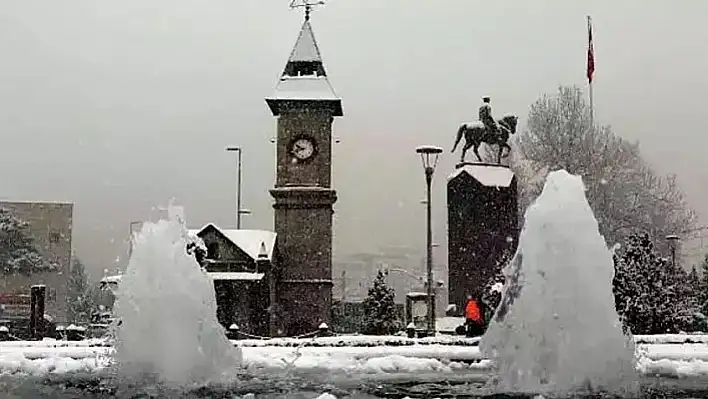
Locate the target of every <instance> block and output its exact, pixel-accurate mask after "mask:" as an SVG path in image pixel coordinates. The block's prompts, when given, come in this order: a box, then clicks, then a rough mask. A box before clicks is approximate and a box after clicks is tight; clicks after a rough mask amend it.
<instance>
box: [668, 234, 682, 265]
mask: <svg viewBox="0 0 708 399" xmlns="http://www.w3.org/2000/svg"><path fill="white" fill-rule="evenodd" d="M680 240H681V238H680V237H679V236H677V235H674V234H670V235H668V236H666V241H668V242H669V249H670V250H671V266H673V267H676V249H677V247H678V243H679V241H680Z"/></svg>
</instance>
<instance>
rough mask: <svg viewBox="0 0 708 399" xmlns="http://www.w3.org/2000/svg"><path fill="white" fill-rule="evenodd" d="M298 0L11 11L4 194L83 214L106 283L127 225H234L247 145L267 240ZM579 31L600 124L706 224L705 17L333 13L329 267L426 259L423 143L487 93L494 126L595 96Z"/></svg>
mask: <svg viewBox="0 0 708 399" xmlns="http://www.w3.org/2000/svg"><path fill="white" fill-rule="evenodd" d="M288 3H289V0H259V1H249V2H247V1H234V0H179V1H174V0H149V1H145V0H121V1H116V0H105V1H96V0H71V1H46V0H42V1H40V0H0V6H1V8H0V10H1V12H0V54H2V62H0V132H1V134H2V142H3V144H2V145H1V146H0V170H2V171H3V173H2V174H0V197H2V198H6V199H22V200H68V201H73V202H75V204H76V205H75V231H74V240H75V248H76V250H77V254H78V255H79V256H80V257H81V258H82V259H83V260H84V261H85V263H87V265H88V267H89V268H90V269H91V270H93V271H99V270H103V269H104V268H113V267H114V260H115V259H116V257H118V256H122V254H124V253H125V250H126V244H125V239H126V237H127V232H128V229H129V222H130V221H132V220H141V219H145V218H149V217H151V216H152V217H154V215H155V213H154V212H152V211H151V209H152V208H153V207H155V206H160V205H165V204H166V203H167V202H168V200H169V199H170V198H172V197H175V198H176V199H177V200H178V201H179V203H181V204H183V205H184V206H185V207H186V213H187V218H188V221H189V222H190V224H191V225H193V226H199V225H202V224H204V223H206V222H209V221H214V222H216V223H217V224H219V225H221V226H224V227H231V226H233V224H234V223H235V217H234V212H235V206H234V202H235V201H234V199H235V178H236V169H235V165H236V161H235V158H234V156H233V155H232V154H227V153H226V152H225V151H224V147H226V146H227V145H240V146H243V147H244V148H245V153H244V173H243V176H244V195H243V201H244V207H247V208H249V209H251V210H252V211H253V215H250V216H246V217H245V219H244V227H246V228H264V229H271V228H272V210H271V199H270V196H269V194H268V191H267V190H268V188H270V187H271V186H272V185H273V181H274V162H275V160H274V151H275V149H274V147H273V145H272V144H271V143H270V138H271V137H273V136H274V134H275V123H274V120H273V118H272V116H271V115H270V112H269V110H268V108H267V106H266V104H265V102H264V101H263V98H264V97H265V96H267V95H269V94H270V93H271V92H272V90H273V89H274V87H275V84H276V82H277V79H278V77H279V75H280V73H281V72H282V69H283V67H284V65H285V62H286V60H287V57H288V55H289V52H290V50H291V48H292V46H293V44H294V42H295V39H296V36H297V33H298V30H299V28H300V25H301V23H302V11H301V10H299V11H294V10H290V9H289V8H288ZM587 14H591V15H592V17H593V21H594V24H595V51H596V67H597V70H596V75H595V77H596V86H595V104H596V118H597V119H598V120H599V121H600V122H602V123H606V124H611V125H612V126H613V127H614V129H615V131H616V132H617V133H618V134H620V135H622V136H624V137H626V138H629V139H638V140H640V141H641V143H642V149H643V151H644V154H645V155H646V157H647V159H648V160H649V161H650V162H652V163H653V164H654V165H655V166H656V168H657V169H658V170H660V171H661V172H664V173H677V174H678V175H679V177H680V181H681V183H682V185H683V188H684V189H685V191H686V192H687V193H688V195H689V198H690V200H691V202H692V205H693V206H694V207H695V209H696V210H697V211H699V212H700V213H701V216H702V218H701V220H702V222H703V223H708V201H706V200H705V198H706V197H707V196H708V184H706V183H708V172H707V171H708V158H707V157H706V156H705V153H706V148H708V136H707V135H706V130H705V128H704V126H705V117H704V115H705V112H706V109H708V95H706V93H708V78H706V76H705V71H708V54H707V53H706V43H708V28H706V27H705V23H704V22H705V16H706V15H708V2H707V1H705V0H683V1H680V2H676V1H671V2H670V1H654V2H647V1H642V0H634V1H630V0H622V1H616V0H602V1H600V0H594V1H592V2H590V1H585V2H580V1H567V0H555V1H550V0H549V1H541V0H534V1H511V0H508V1H478V0H445V1H432V0H426V1H424V0H421V1H410V0H386V1H381V0H331V1H330V2H329V3H328V4H327V5H326V6H325V7H323V8H319V9H317V10H316V11H315V12H314V13H313V17H312V19H313V27H314V31H315V35H316V37H317V39H318V41H319V44H320V49H321V51H322V54H323V57H324V61H325V66H326V68H327V71H328V74H329V77H330V80H331V83H332V84H333V86H334V88H335V90H336V91H337V93H338V94H339V95H340V96H341V97H342V98H343V105H344V113H345V116H344V117H343V118H340V119H338V120H337V121H336V122H335V129H334V135H335V136H336V137H339V138H340V139H341V143H340V144H337V145H336V147H335V150H334V158H335V159H334V180H333V182H334V186H335V188H336V189H338V191H339V198H340V199H339V201H338V203H337V204H336V212H337V213H336V226H335V229H336V230H335V257H338V256H340V257H341V256H343V255H346V254H349V253H353V252H359V251H375V250H376V248H378V247H382V246H396V245H408V246H412V247H420V248H421V249H422V246H423V243H424V233H423V230H422V229H423V226H424V213H423V210H424V208H423V206H422V205H421V204H420V202H419V201H420V199H421V198H422V197H423V194H424V180H423V172H422V170H421V166H420V164H419V158H418V157H417V156H416V155H415V153H414V152H413V149H414V148H415V146H417V145H418V144H421V143H430V144H435V145H441V146H443V147H445V148H446V149H449V148H450V147H451V145H452V142H453V138H454V134H455V130H456V128H457V126H458V125H459V123H460V122H463V121H466V120H472V119H476V112H477V106H478V103H479V98H480V96H481V95H483V94H488V95H490V96H492V102H493V106H494V111H495V114H497V115H501V114H502V113H506V112H512V113H517V114H519V115H520V116H522V117H523V116H525V114H526V112H527V110H528V107H529V105H530V104H531V103H532V102H533V101H534V100H535V99H536V98H537V97H538V96H539V95H541V94H542V93H544V92H554V91H555V90H556V87H557V86H558V85H559V84H579V85H584V84H585V78H584V75H585V51H586V44H587V43H586V41H587V36H586V35H587V33H586V21H585V16H586V15H587ZM522 122H523V120H522ZM456 159H457V155H455V156H452V155H450V154H449V153H448V152H446V153H445V157H444V159H442V161H441V164H440V166H439V169H438V173H437V175H436V179H435V186H434V189H435V193H434V201H435V202H434V206H435V214H434V216H435V219H436V220H435V225H436V229H435V234H436V235H437V237H438V238H439V241H443V240H444V238H443V236H444V235H445V223H446V221H445V218H446V217H445V210H444V203H443V201H444V198H445V189H444V182H445V177H446V176H447V175H448V174H449V173H450V172H451V171H452V168H453V165H454V162H455V160H456ZM372 231H375V232H376V234H372V233H371V232H372ZM418 232H419V233H418ZM422 252H423V251H422V250H421V253H422Z"/></svg>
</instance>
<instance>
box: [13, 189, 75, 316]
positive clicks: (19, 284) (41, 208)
mask: <svg viewBox="0 0 708 399" xmlns="http://www.w3.org/2000/svg"><path fill="white" fill-rule="evenodd" d="M0 208H4V209H7V210H9V211H11V212H12V213H13V214H14V215H15V216H16V217H18V218H19V219H22V220H24V221H25V222H27V223H28V224H29V230H30V233H31V234H32V235H33V236H34V239H35V243H36V244H37V247H38V249H39V251H40V252H41V254H42V255H43V256H44V257H45V258H46V259H47V260H49V261H52V262H55V263H56V264H57V265H58V266H59V269H58V270H57V271H56V272H51V273H41V274H35V275H32V276H22V275H15V276H0V293H29V290H30V286H31V285H33V284H44V285H46V286H47V298H46V308H45V313H46V314H47V315H49V316H51V317H53V318H54V319H55V320H56V321H57V322H64V321H66V317H67V315H66V304H67V303H66V302H67V301H66V296H67V285H68V284H67V283H68V280H69V275H70V272H71V234H72V226H73V212H74V204H73V203H66V202H29V201H26V202H24V201H0Z"/></svg>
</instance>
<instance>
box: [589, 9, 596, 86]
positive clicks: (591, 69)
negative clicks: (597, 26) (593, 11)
mask: <svg viewBox="0 0 708 399" xmlns="http://www.w3.org/2000/svg"><path fill="white" fill-rule="evenodd" d="M594 73H595V51H594V49H593V46H592V24H591V22H590V17H588V68H587V77H588V82H589V83H592V75H593V74H594Z"/></svg>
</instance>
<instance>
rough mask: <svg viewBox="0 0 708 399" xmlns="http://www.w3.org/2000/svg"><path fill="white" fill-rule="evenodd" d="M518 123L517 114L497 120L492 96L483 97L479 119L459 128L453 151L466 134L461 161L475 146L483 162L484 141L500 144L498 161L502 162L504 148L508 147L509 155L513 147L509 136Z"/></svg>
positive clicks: (463, 160) (478, 157)
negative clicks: (481, 153)
mask: <svg viewBox="0 0 708 399" xmlns="http://www.w3.org/2000/svg"><path fill="white" fill-rule="evenodd" d="M517 123H518V118H517V117H516V116H515V115H508V116H505V117H503V118H501V119H499V120H498V121H497V120H495V119H494V118H493V117H492V106H491V104H490V98H489V97H483V98H482V106H480V107H479V121H477V122H472V123H464V124H462V125H461V126H460V128H459V129H457V139H455V145H454V146H453V147H452V152H455V150H456V149H457V145H458V144H459V143H460V140H461V139H462V136H465V145H464V146H463V147H462V156H461V157H460V162H465V155H466V154H467V150H469V149H470V148H473V150H474V154H475V155H477V159H478V160H479V162H482V157H481V156H480V155H479V146H480V144H482V143H486V144H488V145H492V144H496V145H497V146H499V154H498V156H497V163H498V164H501V159H502V156H504V148H506V149H507V153H506V156H508V155H509V152H510V151H511V147H510V146H509V143H508V141H509V136H510V135H512V134H514V133H516V124H517Z"/></svg>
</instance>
